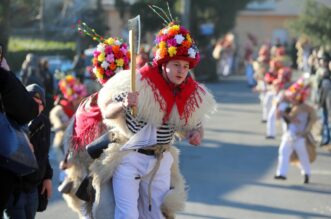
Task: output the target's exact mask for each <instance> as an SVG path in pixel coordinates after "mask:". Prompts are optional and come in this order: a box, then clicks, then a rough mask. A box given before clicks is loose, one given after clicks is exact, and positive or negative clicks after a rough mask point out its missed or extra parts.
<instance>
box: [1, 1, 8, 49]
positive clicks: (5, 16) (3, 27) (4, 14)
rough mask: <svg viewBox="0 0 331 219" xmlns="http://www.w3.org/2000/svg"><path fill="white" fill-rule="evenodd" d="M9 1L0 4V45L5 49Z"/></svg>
mask: <svg viewBox="0 0 331 219" xmlns="http://www.w3.org/2000/svg"><path fill="white" fill-rule="evenodd" d="M9 4H10V0H2V1H1V2H0V30H1V31H0V43H2V44H3V45H4V46H5V47H7V44H8V39H9V6H10V5H9Z"/></svg>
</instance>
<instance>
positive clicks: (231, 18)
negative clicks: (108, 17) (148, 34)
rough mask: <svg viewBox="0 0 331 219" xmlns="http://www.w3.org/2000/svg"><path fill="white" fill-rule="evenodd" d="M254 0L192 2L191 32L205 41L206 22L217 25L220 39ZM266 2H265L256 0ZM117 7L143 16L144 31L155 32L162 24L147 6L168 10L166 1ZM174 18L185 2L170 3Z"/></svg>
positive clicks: (216, 33)
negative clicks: (239, 12) (238, 13)
mask: <svg viewBox="0 0 331 219" xmlns="http://www.w3.org/2000/svg"><path fill="white" fill-rule="evenodd" d="M252 1H254V0H222V1H220V0H203V1H202V0H191V1H190V10H189V11H190V31H191V32H192V34H193V35H194V36H196V37H197V38H198V40H200V41H203V36H202V35H200V30H199V28H200V25H201V24H203V23H206V22H211V23H213V24H215V30H214V35H213V36H214V37H219V36H221V35H223V34H224V33H226V32H228V31H230V30H231V29H232V28H233V27H234V25H235V18H236V15H237V12H238V11H239V10H241V9H243V8H245V6H246V5H247V4H248V3H249V2H252ZM255 1H264V0H255ZM116 2H117V4H116V7H117V8H118V9H119V10H120V11H123V9H125V8H129V10H130V12H131V14H143V16H142V17H141V21H142V25H143V27H144V31H148V30H150V31H154V30H157V29H160V23H161V22H162V21H161V20H160V19H159V18H158V17H157V16H156V15H155V14H154V13H153V12H152V11H151V10H149V9H148V8H147V4H156V5H158V6H160V7H162V8H164V9H166V7H165V5H166V3H165V2H166V1H158V2H156V1H155V0H154V1H153V0H140V1H137V2H136V3H134V4H133V5H131V7H128V4H124V3H123V1H121V0H117V1H116ZM168 2H169V4H170V8H171V11H173V16H174V17H180V13H182V7H184V5H183V2H184V1H183V0H173V1H168Z"/></svg>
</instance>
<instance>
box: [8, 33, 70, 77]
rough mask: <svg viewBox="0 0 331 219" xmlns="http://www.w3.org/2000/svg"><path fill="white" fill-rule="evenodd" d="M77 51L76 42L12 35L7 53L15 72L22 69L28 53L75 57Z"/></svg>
mask: <svg viewBox="0 0 331 219" xmlns="http://www.w3.org/2000/svg"><path fill="white" fill-rule="evenodd" d="M75 52H76V43H75V42H58V41H46V40H41V39H29V38H18V37H11V38H10V39H9V45H8V50H7V53H6V58H7V61H8V63H9V65H10V67H11V69H12V70H13V71H14V72H18V71H20V69H21V66H22V63H23V61H24V59H25V57H26V55H27V54H28V53H33V54H35V55H37V56H50V55H59V56H65V57H67V58H69V59H71V60H72V59H73V57H74V55H75Z"/></svg>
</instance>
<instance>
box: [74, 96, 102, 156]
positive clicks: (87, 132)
mask: <svg viewBox="0 0 331 219" xmlns="http://www.w3.org/2000/svg"><path fill="white" fill-rule="evenodd" d="M97 100H98V93H94V94H92V95H91V96H89V97H87V98H86V99H84V100H83V101H82V102H81V103H80V105H79V106H78V108H77V111H76V114H75V121H74V128H73V136H72V143H73V148H74V149H75V151H78V150H80V149H84V148H85V146H86V145H87V144H89V143H91V142H92V141H93V140H95V139H96V138H97V137H99V136H100V135H101V133H102V131H103V128H104V127H103V126H102V124H101V123H100V122H101V121H102V115H101V111H100V108H99V106H98V105H97ZM88 104H89V105H88Z"/></svg>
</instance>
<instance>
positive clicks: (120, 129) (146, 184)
mask: <svg viewBox="0 0 331 219" xmlns="http://www.w3.org/2000/svg"><path fill="white" fill-rule="evenodd" d="M167 22H168V25H167V26H166V27H164V28H163V29H161V30H160V31H159V32H158V34H157V36H156V40H155V42H156V54H155V56H154V59H153V64H147V65H145V66H144V67H143V68H141V69H139V70H138V71H137V74H136V76H137V79H136V86H137V92H131V91H130V81H131V79H130V74H129V73H130V72H129V71H123V72H120V73H118V74H116V75H115V76H114V77H113V78H112V79H111V80H109V81H108V82H107V83H106V84H105V86H104V87H103V88H102V89H101V90H100V93H99V97H98V104H99V106H100V109H101V112H102V115H103V117H104V119H105V123H106V124H109V123H110V124H111V126H112V127H113V141H114V143H112V144H111V145H109V146H108V148H107V149H105V150H104V153H103V154H102V155H101V157H100V158H99V159H98V160H96V161H95V162H93V164H92V166H91V168H90V169H91V170H92V175H93V186H94V188H95V189H96V196H95V203H94V207H93V208H94V209H93V216H94V218H96V219H98V218H116V219H119V218H153V219H160V218H173V217H174V214H175V212H176V211H178V210H182V209H183V206H184V203H185V199H186V192H185V185H184V184H185V183H184V179H183V177H182V175H181V174H180V172H179V167H178V150H177V149H176V148H174V147H173V146H171V145H170V144H171V143H172V142H173V140H174V135H175V133H178V134H181V136H182V137H184V138H187V139H188V142H189V143H190V144H192V145H195V146H197V145H200V144H201V141H202V138H203V123H204V119H205V116H207V115H209V114H210V113H211V112H212V111H214V110H215V105H216V104H215V100H214V98H213V96H212V95H211V94H210V93H209V92H208V90H207V89H206V88H205V87H204V86H203V85H201V84H199V83H198V82H196V81H194V80H193V79H192V77H191V76H190V75H189V70H190V69H193V68H194V67H195V66H196V65H197V64H198V62H199V60H200V54H199V51H198V49H197V47H196V44H195V42H194V40H193V39H192V38H191V35H190V33H189V31H188V30H186V29H185V28H184V27H183V26H181V25H179V24H177V23H175V22H171V21H170V20H167ZM132 107H136V109H137V111H136V114H135V113H132V112H131V108H132ZM110 179H111V181H110Z"/></svg>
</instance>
